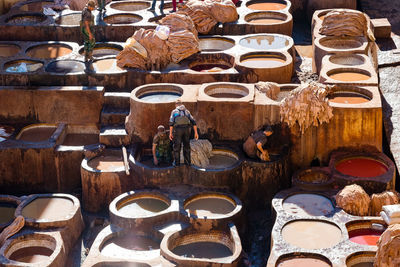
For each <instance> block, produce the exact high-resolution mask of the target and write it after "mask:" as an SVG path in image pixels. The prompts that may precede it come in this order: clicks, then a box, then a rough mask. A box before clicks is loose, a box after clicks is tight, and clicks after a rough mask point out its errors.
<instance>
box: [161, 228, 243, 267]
mask: <svg viewBox="0 0 400 267" xmlns="http://www.w3.org/2000/svg"><path fill="white" fill-rule="evenodd" d="M241 251H242V246H241V244H240V239H239V236H238V233H237V230H236V227H235V226H233V225H230V226H229V232H228V233H226V232H225V231H218V230H210V231H208V232H204V233H203V232H197V231H194V230H193V229H191V228H186V229H184V230H182V231H179V232H175V233H174V232H170V233H167V234H166V235H165V236H164V238H163V240H162V242H161V255H162V256H163V257H164V258H166V259H167V260H169V261H171V262H174V263H175V264H177V265H179V266H210V265H212V264H218V265H219V266H239V265H238V263H239V261H240V254H241Z"/></svg>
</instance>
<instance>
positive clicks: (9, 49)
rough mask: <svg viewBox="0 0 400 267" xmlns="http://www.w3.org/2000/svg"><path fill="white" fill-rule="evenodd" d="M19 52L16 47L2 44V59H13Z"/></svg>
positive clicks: (0, 47) (0, 55)
mask: <svg viewBox="0 0 400 267" xmlns="http://www.w3.org/2000/svg"><path fill="white" fill-rule="evenodd" d="M18 52H19V47H18V46H16V45H6V44H0V57H12V56H14V55H15V54H17V53H18Z"/></svg>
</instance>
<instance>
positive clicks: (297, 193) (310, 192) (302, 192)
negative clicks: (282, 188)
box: [281, 190, 336, 229]
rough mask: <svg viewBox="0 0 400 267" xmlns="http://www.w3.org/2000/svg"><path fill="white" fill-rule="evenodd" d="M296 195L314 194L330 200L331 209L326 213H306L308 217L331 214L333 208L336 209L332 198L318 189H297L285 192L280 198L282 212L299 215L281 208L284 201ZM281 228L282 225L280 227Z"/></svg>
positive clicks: (333, 210)
mask: <svg viewBox="0 0 400 267" xmlns="http://www.w3.org/2000/svg"><path fill="white" fill-rule="evenodd" d="M296 195H316V196H320V197H323V198H326V199H327V200H329V201H330V203H331V206H332V210H331V211H330V212H327V213H326V214H323V215H307V216H309V217H320V216H328V215H330V214H333V213H334V212H335V209H336V207H335V202H334V201H333V199H332V198H331V197H329V196H327V195H325V194H324V193H322V192H318V191H317V192H315V191H300V190H299V191H297V192H290V193H288V194H286V195H285V196H284V197H283V198H282V202H281V208H282V211H283V212H284V213H286V214H291V215H293V216H299V215H295V214H293V213H290V212H287V211H286V209H284V208H283V205H284V204H285V201H286V200H287V199H288V198H290V197H293V196H296ZM301 216H303V217H302V218H307V217H304V215H301ZM299 220H301V219H299ZM282 229H283V227H282Z"/></svg>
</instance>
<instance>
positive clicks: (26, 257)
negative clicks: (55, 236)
mask: <svg viewBox="0 0 400 267" xmlns="http://www.w3.org/2000/svg"><path fill="white" fill-rule="evenodd" d="M51 254H53V251H52V250H51V249H49V248H46V247H24V248H21V249H18V250H17V251H15V252H14V253H13V254H11V256H10V257H9V259H10V260H13V261H19V262H26V263H36V262H42V261H46V260H49V257H50V256H51Z"/></svg>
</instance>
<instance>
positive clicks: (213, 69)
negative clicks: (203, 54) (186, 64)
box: [191, 64, 230, 72]
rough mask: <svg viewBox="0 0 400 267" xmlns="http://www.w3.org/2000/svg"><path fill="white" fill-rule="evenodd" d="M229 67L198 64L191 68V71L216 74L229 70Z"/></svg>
mask: <svg viewBox="0 0 400 267" xmlns="http://www.w3.org/2000/svg"><path fill="white" fill-rule="evenodd" d="M229 68H230V66H227V65H223V64H199V65H195V66H193V67H192V68H191V69H192V70H194V71H203V72H217V71H221V70H226V69H229Z"/></svg>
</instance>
